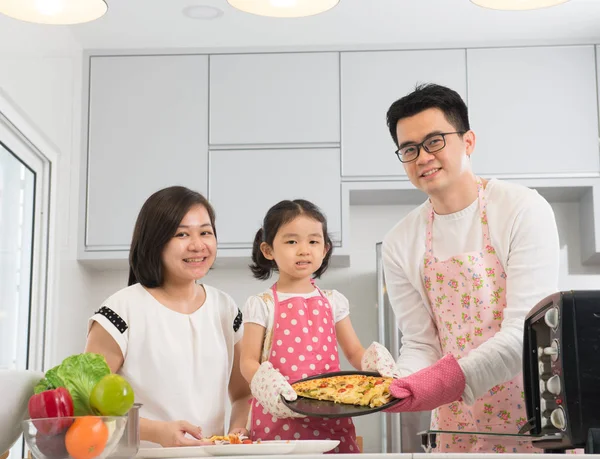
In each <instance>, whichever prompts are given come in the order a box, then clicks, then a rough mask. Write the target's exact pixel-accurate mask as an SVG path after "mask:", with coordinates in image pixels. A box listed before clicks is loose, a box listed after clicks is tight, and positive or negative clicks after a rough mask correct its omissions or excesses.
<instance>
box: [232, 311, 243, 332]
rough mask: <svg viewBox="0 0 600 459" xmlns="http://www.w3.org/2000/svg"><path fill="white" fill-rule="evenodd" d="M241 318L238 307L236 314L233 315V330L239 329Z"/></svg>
mask: <svg viewBox="0 0 600 459" xmlns="http://www.w3.org/2000/svg"><path fill="white" fill-rule="evenodd" d="M242 319H243V316H242V311H240V310H239V309H238V313H237V316H235V319H234V321H233V331H234V332H236V331H238V330H239V329H240V327H241V326H242Z"/></svg>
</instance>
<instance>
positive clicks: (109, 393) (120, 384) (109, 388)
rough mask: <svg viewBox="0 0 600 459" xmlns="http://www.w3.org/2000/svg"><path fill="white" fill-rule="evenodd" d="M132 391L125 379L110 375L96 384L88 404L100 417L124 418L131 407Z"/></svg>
mask: <svg viewBox="0 0 600 459" xmlns="http://www.w3.org/2000/svg"><path fill="white" fill-rule="evenodd" d="M133 401H134V396H133V389H132V388H131V386H130V385H129V383H128V382H127V380H126V379H125V378H123V377H122V376H119V375H115V374H110V375H106V376H104V377H103V378H102V379H101V380H100V381H98V382H97V383H96V385H95V386H94V388H93V389H92V393H91V394H90V404H91V405H92V408H94V409H95V410H96V411H97V412H98V413H99V414H101V415H102V416H124V415H125V414H126V413H127V412H128V411H129V409H130V408H131V407H132V406H133Z"/></svg>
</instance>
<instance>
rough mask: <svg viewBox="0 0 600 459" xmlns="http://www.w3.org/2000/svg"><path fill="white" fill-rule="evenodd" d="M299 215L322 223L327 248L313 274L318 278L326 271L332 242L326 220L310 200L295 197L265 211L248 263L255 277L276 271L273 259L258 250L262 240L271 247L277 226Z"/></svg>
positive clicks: (265, 276) (261, 276)
mask: <svg viewBox="0 0 600 459" xmlns="http://www.w3.org/2000/svg"><path fill="white" fill-rule="evenodd" d="M300 215H306V216H307V217H310V218H313V219H315V220H316V221H318V222H320V223H321V224H322V225H323V238H324V240H325V247H327V249H328V250H327V253H326V254H325V258H323V263H322V264H321V266H320V267H319V269H317V271H315V273H314V274H313V276H314V277H315V278H319V277H321V276H322V275H323V273H324V272H325V271H327V267H328V266H329V259H330V258H331V252H332V250H333V244H332V243H331V238H330V237H329V234H328V233H327V220H326V219H325V215H323V212H321V210H320V209H319V208H318V207H317V206H315V205H314V204H313V203H312V202H310V201H306V200H304V199H295V200H293V201H280V202H278V203H277V204H275V205H274V206H273V207H271V208H270V209H269V211H268V212H267V215H265V219H264V220H263V225H262V228H260V229H259V230H258V231H257V232H256V236H255V237H254V245H253V246H252V264H251V265H250V269H251V270H252V274H253V275H254V277H255V278H257V279H262V280H265V279H268V278H269V277H271V274H273V271H277V265H276V264H275V261H273V260H268V259H267V258H265V256H264V255H263V253H262V251H261V250H260V245H261V244H262V243H263V242H266V243H267V244H268V245H269V246H271V247H273V241H274V240H275V236H276V235H277V232H278V231H279V228H281V227H282V226H283V225H285V224H286V223H289V222H291V221H292V220H294V219H295V218H296V217H298V216H300Z"/></svg>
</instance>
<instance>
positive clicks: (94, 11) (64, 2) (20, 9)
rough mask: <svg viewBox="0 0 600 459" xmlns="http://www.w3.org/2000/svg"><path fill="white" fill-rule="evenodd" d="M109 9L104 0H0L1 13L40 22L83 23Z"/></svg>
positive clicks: (23, 19) (92, 19)
mask: <svg viewBox="0 0 600 459" xmlns="http://www.w3.org/2000/svg"><path fill="white" fill-rule="evenodd" d="M107 10H108V5H107V4H106V2H105V1H104V0H0V13H2V14H4V15H6V16H10V17H11V18H14V19H19V20H21V21H26V22H36V23H39V24H56V25H70V24H81V23H83V22H90V21H94V20H96V19H98V18H100V17H102V16H103V15H104V14H105V13H106V11H107Z"/></svg>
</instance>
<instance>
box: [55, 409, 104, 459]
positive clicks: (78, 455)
mask: <svg viewBox="0 0 600 459" xmlns="http://www.w3.org/2000/svg"><path fill="white" fill-rule="evenodd" d="M107 441H108V428H107V427H106V424H104V421H102V419H100V418H98V417H96V416H83V417H80V418H77V419H75V422H74V423H73V424H72V425H71V427H69V430H68V431H67V435H66V436H65V446H66V447H67V452H68V453H69V455H70V456H71V457H73V458H74V459H93V458H94V457H97V456H99V455H100V454H102V452H103V451H104V448H105V447H106V442H107Z"/></svg>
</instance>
